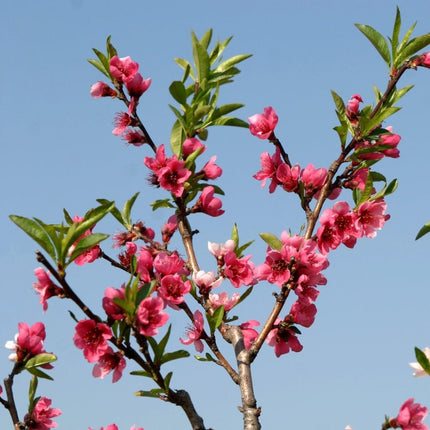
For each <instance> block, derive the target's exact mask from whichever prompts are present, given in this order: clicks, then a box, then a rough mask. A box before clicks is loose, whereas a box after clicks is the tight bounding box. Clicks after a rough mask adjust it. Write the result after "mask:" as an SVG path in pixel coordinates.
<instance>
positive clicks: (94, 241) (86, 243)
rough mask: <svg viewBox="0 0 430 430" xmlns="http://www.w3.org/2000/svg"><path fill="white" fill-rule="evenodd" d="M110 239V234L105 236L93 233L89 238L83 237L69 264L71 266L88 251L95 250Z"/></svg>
mask: <svg viewBox="0 0 430 430" xmlns="http://www.w3.org/2000/svg"><path fill="white" fill-rule="evenodd" d="M108 237H109V235H108V234H103V233H93V234H90V235H89V236H85V237H83V238H82V239H81V240H79V242H78V243H77V244H76V247H75V249H74V250H73V252H72V255H71V256H70V258H69V260H68V261H67V264H68V265H69V264H70V263H71V262H72V261H73V260H75V259H76V258H77V257H79V256H80V255H82V254H84V253H85V252H86V251H88V250H89V249H91V248H93V247H94V246H96V245H98V244H99V243H100V242H101V241H103V240H105V239H107V238H108Z"/></svg>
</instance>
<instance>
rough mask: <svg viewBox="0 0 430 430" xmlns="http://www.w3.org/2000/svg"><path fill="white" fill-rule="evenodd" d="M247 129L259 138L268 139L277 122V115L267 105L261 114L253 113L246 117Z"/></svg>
mask: <svg viewBox="0 0 430 430" xmlns="http://www.w3.org/2000/svg"><path fill="white" fill-rule="evenodd" d="M248 121H249V131H250V132H251V134H252V135H254V136H257V137H258V138H259V139H270V137H271V136H272V135H273V131H274V130H275V127H276V125H277V124H278V115H276V112H275V110H274V109H273V108H272V107H271V106H268V107H266V108H264V111H263V113H262V114H255V115H252V116H251V117H249V118H248Z"/></svg>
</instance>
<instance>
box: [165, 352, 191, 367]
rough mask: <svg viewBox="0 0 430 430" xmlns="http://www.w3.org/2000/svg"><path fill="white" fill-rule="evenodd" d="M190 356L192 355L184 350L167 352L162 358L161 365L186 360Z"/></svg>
mask: <svg viewBox="0 0 430 430" xmlns="http://www.w3.org/2000/svg"><path fill="white" fill-rule="evenodd" d="M189 356H190V353H189V352H188V351H185V350H183V349H179V350H178V351H175V352H166V354H164V355H163V357H162V358H161V361H160V364H164V363H167V362H168V361H172V360H178V359H179V358H186V357H189Z"/></svg>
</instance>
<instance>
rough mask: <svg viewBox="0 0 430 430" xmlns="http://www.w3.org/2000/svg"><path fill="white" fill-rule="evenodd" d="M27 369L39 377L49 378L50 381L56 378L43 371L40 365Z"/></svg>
mask: <svg viewBox="0 0 430 430" xmlns="http://www.w3.org/2000/svg"><path fill="white" fill-rule="evenodd" d="M27 371H28V372H29V373H31V374H32V375H34V376H37V377H38V378H43V379H49V380H50V381H53V380H54V378H52V377H51V376H49V375H48V374H47V373H45V372H42V371H41V370H40V369H39V368H38V367H30V368H29V369H27Z"/></svg>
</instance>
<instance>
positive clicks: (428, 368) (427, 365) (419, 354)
mask: <svg viewBox="0 0 430 430" xmlns="http://www.w3.org/2000/svg"><path fill="white" fill-rule="evenodd" d="M415 357H416V358H417V361H418V364H419V365H420V366H421V367H422V368H423V370H424V372H426V373H427V374H428V375H430V361H429V359H428V358H427V356H426V355H425V354H424V352H423V351H421V350H420V349H419V348H417V347H415Z"/></svg>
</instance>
